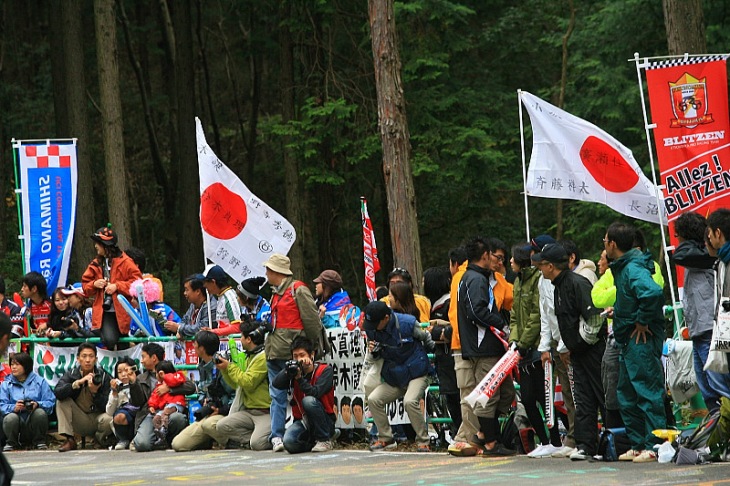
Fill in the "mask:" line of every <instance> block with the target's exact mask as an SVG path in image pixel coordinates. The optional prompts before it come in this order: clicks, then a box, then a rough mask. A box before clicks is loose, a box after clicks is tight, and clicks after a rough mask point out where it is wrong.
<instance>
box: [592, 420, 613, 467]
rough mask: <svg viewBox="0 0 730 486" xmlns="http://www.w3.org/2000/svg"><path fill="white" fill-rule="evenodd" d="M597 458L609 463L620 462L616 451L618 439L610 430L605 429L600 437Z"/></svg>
mask: <svg viewBox="0 0 730 486" xmlns="http://www.w3.org/2000/svg"><path fill="white" fill-rule="evenodd" d="M596 455H597V456H601V459H602V460H604V461H607V462H613V461H618V452H617V451H616V439H615V437H614V434H613V432H611V430H610V429H607V428H605V427H604V428H603V429H602V430H601V435H599V436H598V449H597V453H596Z"/></svg>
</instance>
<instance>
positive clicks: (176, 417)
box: [133, 412, 188, 452]
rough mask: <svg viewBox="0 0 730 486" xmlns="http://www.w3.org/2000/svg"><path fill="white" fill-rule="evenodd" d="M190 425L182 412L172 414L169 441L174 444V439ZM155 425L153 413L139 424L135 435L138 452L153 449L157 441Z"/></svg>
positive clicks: (135, 446) (135, 445) (168, 432)
mask: <svg viewBox="0 0 730 486" xmlns="http://www.w3.org/2000/svg"><path fill="white" fill-rule="evenodd" d="M187 426H188V418H187V416H185V415H183V414H181V413H180V412H174V413H172V414H170V425H169V427H168V428H167V443H168V444H172V439H174V438H175V436H177V434H179V433H180V432H182V430H183V429H184V428H185V427H187ZM155 438H156V437H155V427H154V426H153V425H152V415H147V416H146V417H145V418H144V420H142V423H140V424H139V428H138V429H137V434H136V435H135V436H134V441H133V442H134V448H135V449H136V450H137V452H148V451H151V450H152V444H154V442H155Z"/></svg>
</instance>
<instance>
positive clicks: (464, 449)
mask: <svg viewBox="0 0 730 486" xmlns="http://www.w3.org/2000/svg"><path fill="white" fill-rule="evenodd" d="M478 450H479V449H478V448H477V447H474V446H473V445H471V444H469V443H468V442H454V443H453V444H451V445H450V446H449V454H451V455H452V456H456V457H473V456H476V455H477V452H478Z"/></svg>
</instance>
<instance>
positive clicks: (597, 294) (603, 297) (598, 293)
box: [591, 262, 664, 309]
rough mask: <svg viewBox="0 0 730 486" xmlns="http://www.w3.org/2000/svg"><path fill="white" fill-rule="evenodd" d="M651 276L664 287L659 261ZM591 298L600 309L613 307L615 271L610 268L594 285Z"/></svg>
mask: <svg viewBox="0 0 730 486" xmlns="http://www.w3.org/2000/svg"><path fill="white" fill-rule="evenodd" d="M651 278H652V280H654V281H655V282H656V284H657V285H658V286H660V287H661V288H664V276H663V275H662V269H661V268H660V267H659V264H658V263H657V262H654V273H653V274H652V275H651ZM591 298H592V299H593V305H595V306H596V307H598V308H600V309H605V308H606V307H613V304H615V303H616V286H615V285H614V282H613V273H612V272H611V269H610V268H609V269H608V270H606V273H604V274H603V275H602V276H601V278H599V279H598V282H596V283H595V285H593V290H591Z"/></svg>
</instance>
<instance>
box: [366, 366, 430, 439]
mask: <svg viewBox="0 0 730 486" xmlns="http://www.w3.org/2000/svg"><path fill="white" fill-rule="evenodd" d="M427 386H428V377H426V376H421V377H420V378H414V379H412V380H411V381H410V382H409V383H408V388H397V387H395V386H391V385H389V384H387V383H381V384H380V385H378V386H377V387H376V388H375V389H374V390H373V391H372V392H371V393H370V395H369V396H368V397H367V400H368V408H369V409H370V413H372V415H373V421H374V422H375V425H377V426H378V438H379V439H380V440H382V441H384V442H390V441H392V440H393V431H392V430H391V428H390V423H389V422H388V414H387V412H386V411H385V407H386V406H387V405H388V404H389V403H390V402H393V401H395V400H396V399H398V398H400V397H403V404H404V405H405V409H406V413H408V419H409V420H410V421H411V426H413V430H414V431H415V432H416V442H418V444H429V443H430V439H429V437H428V428H427V426H426V417H425V416H424V415H423V412H422V411H421V407H420V406H419V403H418V402H419V401H420V400H421V399H422V398H425V396H426V395H425V393H426V387H427Z"/></svg>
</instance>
